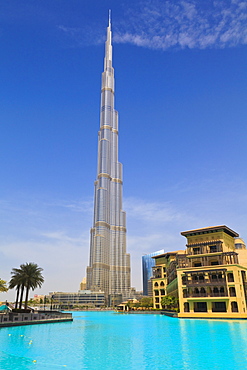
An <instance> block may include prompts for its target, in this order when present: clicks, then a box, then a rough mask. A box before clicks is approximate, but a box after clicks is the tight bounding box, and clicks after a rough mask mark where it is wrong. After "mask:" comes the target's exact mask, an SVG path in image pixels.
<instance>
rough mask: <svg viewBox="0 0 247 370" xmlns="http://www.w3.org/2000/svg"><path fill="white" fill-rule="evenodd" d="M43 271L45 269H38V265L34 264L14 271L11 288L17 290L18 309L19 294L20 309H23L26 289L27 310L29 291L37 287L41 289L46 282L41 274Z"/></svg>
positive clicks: (22, 266) (31, 263)
mask: <svg viewBox="0 0 247 370" xmlns="http://www.w3.org/2000/svg"><path fill="white" fill-rule="evenodd" d="M42 271H43V269H42V268H41V267H38V265H37V264H36V263H33V262H30V263H25V264H22V265H20V268H13V269H12V272H11V274H12V278H11V280H10V282H9V288H10V289H13V288H16V290H17V296H16V304H15V307H16V308H17V306H18V300H19V294H20V300H19V308H21V305H22V301H23V294H24V289H26V297H25V309H27V304H28V294H29V290H30V289H32V290H34V289H35V288H37V287H41V286H42V284H43V282H44V278H43V276H42V274H41V272H42Z"/></svg>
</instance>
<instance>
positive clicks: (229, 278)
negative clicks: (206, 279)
mask: <svg viewBox="0 0 247 370" xmlns="http://www.w3.org/2000/svg"><path fill="white" fill-rule="evenodd" d="M227 278H228V281H229V282H230V283H232V282H234V276H233V273H232V272H229V274H228V275H227Z"/></svg>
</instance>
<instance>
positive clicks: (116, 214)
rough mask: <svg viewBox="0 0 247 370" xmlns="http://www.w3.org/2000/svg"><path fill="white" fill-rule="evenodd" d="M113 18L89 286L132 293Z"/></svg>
mask: <svg viewBox="0 0 247 370" xmlns="http://www.w3.org/2000/svg"><path fill="white" fill-rule="evenodd" d="M111 37H112V35H111V19H110V15H109V25H108V27H107V39H106V43H105V58H104V72H103V73H102V85H101V110H100V130H99V133H98V169H97V179H96V181H95V183H94V186H95V193H94V218H93V227H92V229H91V240H90V260H89V266H88V267H87V289H90V290H94V291H95V290H99V289H100V290H102V291H104V292H105V293H106V294H122V295H123V297H128V296H129V291H130V255H129V254H127V253H126V214H125V212H124V211H123V210H122V187H123V180H122V164H121V163H119V162H118V112H117V111H116V110H115V109H114V69H113V67H112V42H111Z"/></svg>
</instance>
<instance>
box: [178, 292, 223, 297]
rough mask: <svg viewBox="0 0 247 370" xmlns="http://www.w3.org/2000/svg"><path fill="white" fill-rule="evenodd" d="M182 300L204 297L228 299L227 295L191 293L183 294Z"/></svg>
mask: <svg viewBox="0 0 247 370" xmlns="http://www.w3.org/2000/svg"><path fill="white" fill-rule="evenodd" d="M183 297H184V298H205V297H208V298H210V297H228V293H227V292H224V293H191V294H185V295H184V296H183Z"/></svg>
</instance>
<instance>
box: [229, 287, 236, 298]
mask: <svg viewBox="0 0 247 370" xmlns="http://www.w3.org/2000/svg"><path fill="white" fill-rule="evenodd" d="M229 293H230V297H236V289H235V288H234V287H233V286H231V287H230V288H229Z"/></svg>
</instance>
